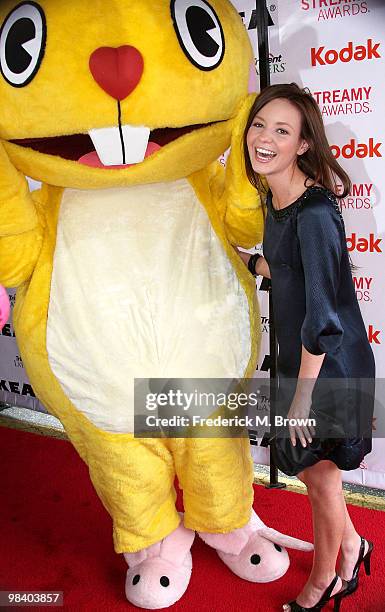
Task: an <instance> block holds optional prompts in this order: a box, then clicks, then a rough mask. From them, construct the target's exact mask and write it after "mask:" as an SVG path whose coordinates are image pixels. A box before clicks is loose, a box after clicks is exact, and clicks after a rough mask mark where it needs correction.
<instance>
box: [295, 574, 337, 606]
mask: <svg viewBox="0 0 385 612" xmlns="http://www.w3.org/2000/svg"><path fill="white" fill-rule="evenodd" d="M338 578H339V576H338V575H337V574H336V575H335V576H334V578H333V580H332V581H331V583H330V584H329V586H328V588H327V589H326V591H325V592H324V593H323V595H322V596H321V599H320V600H319V602H318V603H316V604H315V606H313V607H312V608H304V607H303V606H300V605H299V604H298V603H297V602H296V601H289V603H288V604H286V605H289V606H290V612H319V610H322V608H323V607H324V606H325V605H326V604H327V603H328V601H331V600H332V599H334V612H339V609H340V606H341V600H342V599H343V597H345V596H346V595H347V593H346V581H345V580H342V578H341V581H342V588H341V590H340V591H338V593H335V594H334V595H332V594H331V593H332V592H333V589H334V587H335V586H336V584H337V580H338ZM283 609H285V607H284V608H283Z"/></svg>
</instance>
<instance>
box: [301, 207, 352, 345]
mask: <svg viewBox="0 0 385 612" xmlns="http://www.w3.org/2000/svg"><path fill="white" fill-rule="evenodd" d="M297 235H298V240H299V246H300V251H301V259H302V266H303V270H304V276H305V293H306V315H305V319H304V322H303V324H302V329H301V340H302V344H303V346H304V347H305V349H306V350H307V351H309V353H312V354H313V355H322V354H323V353H328V352H330V351H334V350H336V349H337V348H338V347H339V346H340V345H341V343H342V337H343V329H342V326H341V323H340V320H339V317H338V313H337V293H338V286H339V281H340V263H341V256H342V245H343V240H344V232H343V228H342V223H341V219H340V218H339V217H338V213H337V212H336V211H335V210H334V208H333V205H332V204H331V203H330V202H329V201H324V200H323V199H317V200H315V199H314V200H312V201H311V200H308V201H307V202H305V203H304V204H303V206H302V208H301V209H300V210H299V211H298V216H297Z"/></svg>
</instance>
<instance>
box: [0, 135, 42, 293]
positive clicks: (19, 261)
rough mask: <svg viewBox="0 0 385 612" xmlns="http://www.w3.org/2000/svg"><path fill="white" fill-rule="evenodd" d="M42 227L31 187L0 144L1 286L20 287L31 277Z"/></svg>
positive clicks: (40, 240)
mask: <svg viewBox="0 0 385 612" xmlns="http://www.w3.org/2000/svg"><path fill="white" fill-rule="evenodd" d="M41 243H42V227H41V225H40V223H39V220H38V215H37V212H36V208H35V205H34V203H33V199H32V196H31V194H30V191H29V188H28V183H27V181H26V179H25V177H24V175H23V174H21V172H19V171H18V170H16V168H15V167H14V166H13V165H12V164H11V162H10V160H9V157H8V155H7V153H6V152H5V149H4V147H3V145H2V143H1V142H0V284H2V285H4V286H6V287H17V286H18V285H20V284H21V283H24V282H25V281H26V280H28V278H29V277H30V276H31V274H32V271H33V269H34V266H35V264H36V261H37V258H38V255H39V252H40V248H41Z"/></svg>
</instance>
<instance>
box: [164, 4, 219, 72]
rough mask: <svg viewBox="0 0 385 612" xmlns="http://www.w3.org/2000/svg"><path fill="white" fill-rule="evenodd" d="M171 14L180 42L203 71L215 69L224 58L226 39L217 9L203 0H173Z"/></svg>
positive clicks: (195, 64)
mask: <svg viewBox="0 0 385 612" xmlns="http://www.w3.org/2000/svg"><path fill="white" fill-rule="evenodd" d="M171 15H172V19H173V22H174V28H175V31H176V34H177V36H178V40H179V42H180V45H181V47H182V49H183V51H184V53H185V54H186V55H187V57H188V59H189V60H190V62H192V63H193V64H194V66H196V67H197V68H200V70H213V69H214V68H216V67H217V66H218V65H219V64H220V63H221V61H222V59H223V55H224V52H225V39H224V36H223V30H222V26H221V23H220V21H219V19H218V16H217V15H216V13H215V11H214V9H213V8H211V6H210V5H209V4H208V2H205V1H204V0H171Z"/></svg>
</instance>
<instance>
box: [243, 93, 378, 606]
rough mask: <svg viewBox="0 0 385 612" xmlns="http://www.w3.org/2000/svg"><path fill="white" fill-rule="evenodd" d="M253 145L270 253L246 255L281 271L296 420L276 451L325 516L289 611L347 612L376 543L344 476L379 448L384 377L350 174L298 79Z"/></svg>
mask: <svg viewBox="0 0 385 612" xmlns="http://www.w3.org/2000/svg"><path fill="white" fill-rule="evenodd" d="M244 154H245V163H246V167H247V172H248V176H249V180H250V182H251V183H252V184H254V185H259V184H261V181H260V178H259V175H260V174H261V175H262V174H263V175H264V177H265V181H266V182H267V185H268V191H267V193H266V209H267V212H266V225H265V232H264V239H263V253H264V256H263V257H262V256H260V257H259V258H258V259H253V258H250V260H249V261H247V258H245V256H243V259H244V261H245V263H247V264H248V266H249V268H250V267H251V264H252V265H254V266H255V272H258V273H261V274H264V275H266V276H268V277H270V278H271V285H272V299H273V311H274V323H275V328H276V333H277V340H278V345H279V356H278V379H279V385H278V386H279V390H278V410H279V411H280V412H281V413H283V414H279V415H277V416H279V417H281V419H282V423H280V424H282V425H284V424H285V423H286V427H283V428H282V429H281V430H280V431H278V432H277V435H274V437H273V438H272V439H271V448H272V453H273V456H274V458H275V461H276V463H277V465H278V467H279V468H280V469H281V470H282V471H284V472H286V473H287V474H290V475H294V474H295V475H298V478H300V480H302V481H303V482H304V483H305V484H306V486H307V488H308V493H309V500H310V503H311V506H312V514H313V521H314V534H315V551H314V562H313V569H312V572H311V574H310V576H309V579H308V581H307V583H306V584H305V586H304V587H303V589H302V590H301V592H300V593H299V595H298V597H297V599H296V600H295V601H291V602H290V603H289V604H286V605H285V606H284V609H285V610H291V611H292V612H302V611H304V610H314V611H315V610H321V609H322V608H323V607H324V606H325V605H326V604H327V602H328V601H329V600H330V599H333V600H334V605H335V608H334V609H335V610H338V609H339V606H340V603H341V600H342V598H343V597H345V596H347V595H349V594H351V593H353V591H354V590H355V589H356V587H357V580H356V578H357V576H356V569H355V567H356V568H357V567H359V565H360V563H361V562H362V561H363V560H364V559H365V558H366V562H367V563H368V562H369V558H370V554H371V550H372V547H373V545H372V543H370V542H368V541H366V540H365V539H364V538H360V536H359V535H358V534H357V532H356V530H355V528H354V526H353V524H352V522H351V520H350V517H349V514H348V512H347V509H346V505H345V502H344V500H343V496H342V482H341V470H352V469H355V468H357V467H358V466H359V465H360V463H361V461H362V459H363V457H364V456H365V455H366V454H367V453H369V452H370V450H371V428H372V416H373V404H374V375H375V367H374V358H373V353H372V350H371V348H370V344H369V341H368V339H367V335H366V329H365V325H364V322H363V320H362V316H361V313H360V309H359V305H358V302H357V298H356V294H355V289H354V285H353V280H352V275H351V269H350V261H349V254H348V250H347V245H346V236H345V228H344V223H343V219H342V215H341V213H340V209H339V206H338V198H341V197H343V196H344V195H346V194H347V193H348V192H349V190H350V180H349V177H348V176H347V174H346V173H345V171H344V170H343V169H342V168H341V167H340V166H339V164H338V162H337V161H336V160H335V159H334V157H333V156H332V154H331V151H330V148H329V144H328V142H327V139H326V135H325V130H324V127H323V123H322V117H321V113H320V110H319V108H318V106H317V103H316V101H315V100H314V99H313V98H312V96H311V94H310V93H309V92H308V91H306V90H302V89H300V88H299V87H298V86H297V85H296V84H295V83H292V84H279V85H273V86H271V87H268V88H266V89H265V90H264V91H263V92H262V93H261V95H260V96H259V98H258V99H257V100H256V102H255V103H254V105H253V107H252V109H251V111H250V114H249V118H248V121H247V124H246V128H245V131H244ZM337 180H338V183H342V184H343V193H341V190H340V189H338V187H337ZM265 192H266V190H265ZM250 262H251V264H250ZM251 271H252V272H253V270H251ZM326 381H327V383H328V386H327V385H325V384H322V383H325V382H326ZM325 388H326V389H327V390H328V393H325ZM310 415H311V417H313V422H312V423H310V420H311V419H309V418H308V417H309V416H310ZM283 417H287V418H286V419H285V418H283ZM314 420H315V423H314ZM277 424H278V423H277ZM339 549H341V560H340V565H339V568H338V575H337V574H336V573H335V572H336V570H335V566H336V559H337V554H338V552H339ZM357 563H358V565H357ZM357 571H358V570H357Z"/></svg>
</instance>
